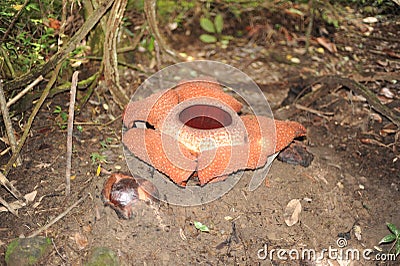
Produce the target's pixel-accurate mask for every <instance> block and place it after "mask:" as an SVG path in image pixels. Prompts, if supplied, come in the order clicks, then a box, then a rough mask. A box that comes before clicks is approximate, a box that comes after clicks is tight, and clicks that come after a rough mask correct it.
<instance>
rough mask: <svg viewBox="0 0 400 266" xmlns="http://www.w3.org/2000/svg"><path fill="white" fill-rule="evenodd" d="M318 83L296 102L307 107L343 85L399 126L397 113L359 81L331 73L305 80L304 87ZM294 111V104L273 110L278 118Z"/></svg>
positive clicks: (286, 116) (285, 116) (292, 113)
mask: <svg viewBox="0 0 400 266" xmlns="http://www.w3.org/2000/svg"><path fill="white" fill-rule="evenodd" d="M394 76H396V75H394ZM385 78H387V77H385ZM318 83H322V84H324V86H322V87H321V88H320V89H319V90H316V91H313V92H310V93H308V94H306V95H305V96H304V97H302V98H300V99H299V100H297V101H296V104H300V105H302V106H305V107H308V106H310V105H311V104H312V103H313V102H315V101H316V100H317V99H318V98H321V97H323V96H324V95H326V94H328V93H329V92H330V91H331V90H333V89H336V88H337V87H340V86H344V87H346V88H348V89H349V90H352V91H354V92H355V93H357V94H359V95H362V96H363V97H364V98H366V100H367V102H368V103H369V104H370V105H371V107H372V108H373V109H374V110H375V111H377V112H378V113H380V114H382V115H383V116H385V117H386V118H387V119H389V120H390V121H392V122H393V123H394V124H396V125H397V126H398V127H400V117H399V115H397V114H396V113H395V112H394V111H392V110H391V109H390V108H388V107H387V106H385V105H384V104H382V103H381V102H380V101H379V99H378V98H377V97H376V96H375V93H373V92H372V91H370V90H369V89H368V88H366V87H365V86H363V85H361V84H360V83H358V82H356V81H354V80H351V79H349V78H343V77H340V76H337V75H333V76H323V77H321V78H318V79H317V80H313V81H311V79H309V80H308V82H306V84H309V85H308V86H306V88H309V87H310V86H312V85H314V84H318ZM296 112H298V109H297V108H296V107H295V106H294V105H290V106H284V107H282V108H280V109H278V110H277V111H276V112H275V116H276V117H277V118H279V119H286V118H288V117H291V116H293V115H294V114H295V113H296Z"/></svg>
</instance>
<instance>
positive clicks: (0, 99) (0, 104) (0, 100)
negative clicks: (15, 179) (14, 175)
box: [0, 80, 21, 165]
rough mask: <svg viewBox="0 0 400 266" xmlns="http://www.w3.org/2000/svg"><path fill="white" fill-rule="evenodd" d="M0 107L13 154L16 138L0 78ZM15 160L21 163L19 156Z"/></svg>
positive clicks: (18, 163) (15, 148) (15, 147)
mask: <svg viewBox="0 0 400 266" xmlns="http://www.w3.org/2000/svg"><path fill="white" fill-rule="evenodd" d="M0 108H1V113H2V115H3V121H4V125H5V127H6V132H7V137H8V141H9V143H10V146H11V151H12V152H13V154H14V153H15V152H16V150H17V140H16V138H15V132H14V128H13V126H12V122H11V119H10V115H9V114H8V108H7V100H6V96H5V95H4V91H3V81H2V80H0ZM16 161H17V165H21V157H20V156H18V157H17V160H16Z"/></svg>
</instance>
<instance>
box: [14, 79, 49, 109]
mask: <svg viewBox="0 0 400 266" xmlns="http://www.w3.org/2000/svg"><path fill="white" fill-rule="evenodd" d="M42 80H43V76H42V75H40V76H39V77H38V78H37V79H35V80H34V81H33V82H32V83H31V84H29V85H28V86H26V88H25V89H23V90H22V91H20V92H19V93H18V94H17V95H15V97H14V98H12V99H10V100H9V101H8V102H7V107H8V108H10V106H11V105H13V104H14V103H16V102H17V101H18V100H19V99H21V98H22V97H23V96H24V95H25V94H27V93H28V92H29V91H30V90H31V89H32V88H33V87H35V86H36V85H37V84H38V83H39V82H41V81H42Z"/></svg>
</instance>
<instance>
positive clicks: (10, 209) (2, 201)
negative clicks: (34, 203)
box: [0, 196, 18, 217]
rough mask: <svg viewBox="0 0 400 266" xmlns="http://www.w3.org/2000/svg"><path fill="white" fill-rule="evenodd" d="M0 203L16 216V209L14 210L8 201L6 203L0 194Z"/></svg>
mask: <svg viewBox="0 0 400 266" xmlns="http://www.w3.org/2000/svg"><path fill="white" fill-rule="evenodd" d="M0 203H1V204H3V205H4V207H6V208H7V210H8V211H9V212H11V213H12V214H14V215H15V216H17V217H18V213H17V211H16V210H14V208H13V207H11V206H10V205H9V204H8V203H7V201H5V200H4V199H3V198H2V197H1V196H0Z"/></svg>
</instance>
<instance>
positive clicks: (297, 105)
mask: <svg viewBox="0 0 400 266" xmlns="http://www.w3.org/2000/svg"><path fill="white" fill-rule="evenodd" d="M294 106H295V107H296V108H297V109H300V110H303V111H306V112H309V113H312V114H315V115H317V116H320V117H323V118H326V119H328V116H333V115H334V113H333V112H321V111H318V110H315V109H312V108H309V107H305V106H303V105H301V104H298V103H296V104H295V105H294Z"/></svg>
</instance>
